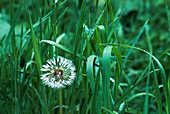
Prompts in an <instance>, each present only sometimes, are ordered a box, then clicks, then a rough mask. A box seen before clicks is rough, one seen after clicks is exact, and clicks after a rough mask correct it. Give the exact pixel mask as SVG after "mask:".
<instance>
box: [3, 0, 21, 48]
mask: <svg viewBox="0 0 170 114" xmlns="http://www.w3.org/2000/svg"><path fill="white" fill-rule="evenodd" d="M22 6H23V2H22V1H21V4H20V6H19V8H18V9H17V12H16V15H15V17H14V19H13V21H12V25H11V28H10V30H9V32H8V35H7V36H6V37H5V39H4V41H5V47H6V48H7V47H8V46H9V45H8V43H9V41H10V38H11V36H12V33H13V32H14V28H15V25H16V23H17V20H18V17H19V15H20V13H21V9H22Z"/></svg>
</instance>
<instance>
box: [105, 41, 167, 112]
mask: <svg viewBox="0 0 170 114" xmlns="http://www.w3.org/2000/svg"><path fill="white" fill-rule="evenodd" d="M107 45H113V46H120V47H126V48H132V49H135V50H139V51H141V52H144V53H146V54H148V55H149V56H151V57H152V58H153V59H154V60H155V62H156V63H157V65H158V66H159V68H160V71H161V80H162V83H163V88H164V93H165V98H166V100H167V101H169V100H170V96H169V92H168V85H167V80H166V74H165V70H164V68H163V66H162V64H161V63H160V62H159V60H158V59H157V58H156V57H155V56H153V55H152V54H150V53H149V52H148V51H145V50H143V49H141V48H137V47H133V46H128V45H122V44H107ZM168 110H170V102H168Z"/></svg>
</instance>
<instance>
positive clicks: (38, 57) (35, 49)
mask: <svg viewBox="0 0 170 114" xmlns="http://www.w3.org/2000/svg"><path fill="white" fill-rule="evenodd" d="M29 21H30V27H31V28H30V29H31V37H32V44H33V48H34V53H35V60H36V63H37V67H38V72H39V73H40V71H39V70H40V68H41V66H42V62H41V57H40V52H39V48H38V44H37V40H36V36H35V32H34V29H33V25H32V21H31V17H30V14H29Z"/></svg>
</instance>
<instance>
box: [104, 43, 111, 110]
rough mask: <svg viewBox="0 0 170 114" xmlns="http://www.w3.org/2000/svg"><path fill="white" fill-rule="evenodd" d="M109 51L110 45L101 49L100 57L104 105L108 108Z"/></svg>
mask: <svg viewBox="0 0 170 114" xmlns="http://www.w3.org/2000/svg"><path fill="white" fill-rule="evenodd" d="M111 52H112V46H107V47H105V48H104V51H103V58H102V79H103V93H104V94H103V95H104V96H103V98H104V103H103V104H104V107H106V108H108V98H109V87H110V75H111V70H110V69H111V64H110V59H111Z"/></svg>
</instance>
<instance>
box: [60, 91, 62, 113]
mask: <svg viewBox="0 0 170 114" xmlns="http://www.w3.org/2000/svg"><path fill="white" fill-rule="evenodd" d="M59 97H60V101H59V103H60V109H59V111H60V114H62V89H60V96H59Z"/></svg>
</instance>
